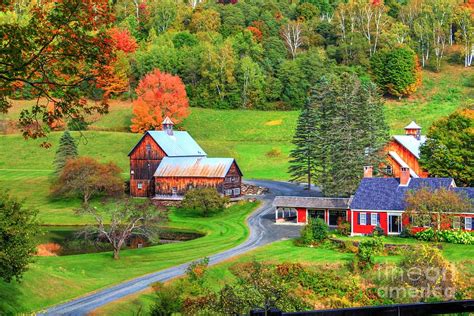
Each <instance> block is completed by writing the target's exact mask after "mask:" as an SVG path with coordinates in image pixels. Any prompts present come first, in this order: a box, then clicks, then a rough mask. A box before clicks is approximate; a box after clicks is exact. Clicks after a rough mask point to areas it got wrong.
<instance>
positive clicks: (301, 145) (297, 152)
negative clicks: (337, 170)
mask: <svg viewBox="0 0 474 316" xmlns="http://www.w3.org/2000/svg"><path fill="white" fill-rule="evenodd" d="M314 127H315V112H314V109H313V108H312V106H311V104H310V102H309V100H307V102H306V103H305V104H304V107H303V109H302V111H301V113H300V115H299V117H298V123H297V126H296V132H295V135H294V136H293V144H294V145H295V148H294V149H293V150H292V151H291V153H290V167H289V173H290V175H291V178H290V181H297V182H300V181H306V182H307V183H308V190H310V189H311V183H312V178H313V176H314V175H315V170H316V168H315V160H314V154H315V146H316V144H317V141H316V139H315V133H314V131H315V128H314Z"/></svg>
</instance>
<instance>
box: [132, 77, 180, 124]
mask: <svg viewBox="0 0 474 316" xmlns="http://www.w3.org/2000/svg"><path fill="white" fill-rule="evenodd" d="M136 93H137V96H138V98H137V100H135V102H134V103H133V118H132V126H131V130H132V132H135V133H139V132H140V133H142V132H145V131H147V130H150V129H155V128H158V127H160V126H161V122H162V121H163V119H164V118H165V117H166V116H168V117H170V118H171V119H172V120H173V122H175V123H179V122H181V121H182V119H183V118H185V117H186V116H188V114H189V103H188V97H187V95H186V90H185V86H184V84H183V81H182V80H181V78H179V77H178V76H173V75H171V74H167V73H164V72H161V71H160V70H159V69H155V70H154V71H153V72H151V73H149V74H148V75H146V76H145V77H143V79H142V80H140V83H139V84H138V87H137V89H136Z"/></svg>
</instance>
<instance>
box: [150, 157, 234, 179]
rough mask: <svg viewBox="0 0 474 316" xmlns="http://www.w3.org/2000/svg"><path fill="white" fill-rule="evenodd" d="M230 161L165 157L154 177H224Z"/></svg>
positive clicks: (226, 159)
mask: <svg viewBox="0 0 474 316" xmlns="http://www.w3.org/2000/svg"><path fill="white" fill-rule="evenodd" d="M232 163H234V159H233V158H207V157H165V158H163V160H162V161H161V163H160V165H159V166H158V168H157V169H156V172H155V177H162V178H163V177H203V178H224V177H225V176H226V175H227V173H228V172H229V169H230V167H231V166H232Z"/></svg>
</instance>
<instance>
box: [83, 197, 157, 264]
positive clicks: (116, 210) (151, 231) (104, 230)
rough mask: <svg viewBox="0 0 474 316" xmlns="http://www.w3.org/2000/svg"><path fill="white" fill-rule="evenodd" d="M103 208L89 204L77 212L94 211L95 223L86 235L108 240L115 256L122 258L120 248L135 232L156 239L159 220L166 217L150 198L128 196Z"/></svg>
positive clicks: (87, 229) (146, 237) (89, 212)
mask: <svg viewBox="0 0 474 316" xmlns="http://www.w3.org/2000/svg"><path fill="white" fill-rule="evenodd" d="M104 208H105V210H102V211H100V210H99V209H97V208H96V207H90V206H87V205H86V206H84V207H83V208H81V209H79V210H77V213H78V214H80V215H91V216H92V217H93V218H94V219H95V221H96V225H94V226H89V227H87V228H86V229H85V230H84V231H83V235H84V236H85V237H86V238H87V239H90V238H91V237H93V238H95V239H96V241H104V240H106V241H107V242H108V243H109V244H110V245H111V246H112V248H113V257H114V259H115V260H117V259H119V258H120V250H121V249H122V247H123V246H124V245H125V243H126V242H127V241H128V240H129V239H130V238H131V237H132V236H136V237H140V238H144V239H148V240H153V239H156V238H157V236H158V229H157V223H159V222H160V221H162V220H163V219H164V218H165V217H164V214H163V213H162V212H160V211H158V210H157V208H156V207H155V206H154V205H152V204H151V203H150V202H145V203H144V202H142V201H134V200H131V199H127V200H123V201H119V202H117V203H114V204H111V205H105V206H104ZM106 223H109V224H106Z"/></svg>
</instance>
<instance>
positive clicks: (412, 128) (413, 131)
mask: <svg viewBox="0 0 474 316" xmlns="http://www.w3.org/2000/svg"><path fill="white" fill-rule="evenodd" d="M405 134H406V135H410V136H413V137H415V138H416V139H418V140H420V139H421V127H420V126H419V125H418V124H416V123H415V121H411V123H410V124H408V125H407V126H405Z"/></svg>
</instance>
